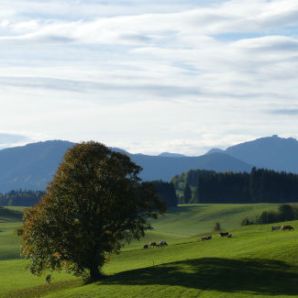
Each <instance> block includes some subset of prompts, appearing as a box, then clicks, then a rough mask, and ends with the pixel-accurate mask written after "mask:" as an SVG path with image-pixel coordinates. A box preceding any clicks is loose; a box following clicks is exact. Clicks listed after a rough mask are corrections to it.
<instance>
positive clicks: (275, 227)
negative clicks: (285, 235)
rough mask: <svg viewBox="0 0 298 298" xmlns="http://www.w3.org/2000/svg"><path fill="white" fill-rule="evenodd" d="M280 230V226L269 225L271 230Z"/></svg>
mask: <svg viewBox="0 0 298 298" xmlns="http://www.w3.org/2000/svg"><path fill="white" fill-rule="evenodd" d="M280 230H281V226H272V227H271V231H272V232H273V231H280Z"/></svg>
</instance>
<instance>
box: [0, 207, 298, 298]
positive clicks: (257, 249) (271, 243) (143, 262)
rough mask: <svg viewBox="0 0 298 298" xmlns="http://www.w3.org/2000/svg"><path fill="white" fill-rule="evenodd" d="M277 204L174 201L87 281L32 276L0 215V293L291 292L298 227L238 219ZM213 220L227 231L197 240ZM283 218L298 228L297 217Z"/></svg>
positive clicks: (295, 293) (296, 293)
mask: <svg viewBox="0 0 298 298" xmlns="http://www.w3.org/2000/svg"><path fill="white" fill-rule="evenodd" d="M276 208H277V205H270V204H259V205H193V206H180V207H179V208H176V209H175V210H171V211H170V212H169V213H168V214H166V215H164V216H162V217H161V218H160V219H159V220H157V221H155V222H154V223H153V226H154V229H153V230H152V231H149V232H148V235H147V236H146V238H145V239H143V240H142V241H141V242H133V243H132V244H130V245H129V246H127V247H125V249H124V250H123V251H122V252H121V253H120V254H119V255H113V256H112V257H111V259H110V261H109V262H108V263H107V264H106V265H105V267H104V272H105V273H106V274H107V275H108V276H109V277H108V278H106V279H105V280H103V281H101V282H99V283H94V284H88V285H84V284H83V283H82V281H81V280H80V279H77V278H74V277H71V276H69V275H67V274H65V273H60V274H58V273H54V274H53V283H52V284H51V285H46V284H45V282H44V276H41V277H35V276H32V275H31V274H30V273H29V272H28V271H26V270H25V266H26V261H25V260H21V259H17V252H18V239H17V237H16V234H15V229H16V228H17V227H18V226H19V225H20V221H18V220H15V219H14V218H11V219H9V218H7V217H6V219H5V222H4V220H3V221H2V222H1V223H0V229H1V232H0V255H1V260H0V297H11V298H13V297H18V298H22V297H62V298H63V297H73V298H79V297H84V298H87V297H90V298H91V297H92V298H96V297H99V298H101V297H112V298H113V297H119V298H120V297H121V298H123V297H124V298H125V297H127V298H128V297H129V298H130V297H142V298H146V297H153V298H155V297H156V298H157V297H163V298H164V297H171V298H173V297H186V298H188V297H237V298H238V297H271V296H274V297H298V287H297V286H296V285H297V278H298V231H293V232H282V231H276V232H271V226H268V225H262V226H260V225H253V226H248V227H241V226H240V222H241V219H242V218H243V217H245V216H249V217H254V216H256V215H257V214H259V213H261V212H262V211H263V210H274V209H276ZM0 219H1V216H0ZM215 222H220V223H221V225H222V227H223V228H224V229H225V230H227V231H230V232H231V233H232V234H233V237H232V238H231V239H227V238H220V237H219V236H218V235H217V234H213V239H212V240H211V241H199V239H200V235H203V234H206V233H208V232H210V231H211V230H212V229H213V226H214V224H215ZM290 224H291V225H293V226H294V227H295V228H296V230H297V229H298V221H293V222H291V223H290ZM161 239H165V240H167V241H168V243H169V246H168V247H166V248H154V249H153V248H152V249H148V250H144V249H142V246H143V243H145V242H148V241H150V240H156V241H158V240H161Z"/></svg>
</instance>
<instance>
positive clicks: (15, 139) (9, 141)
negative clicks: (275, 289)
mask: <svg viewBox="0 0 298 298" xmlns="http://www.w3.org/2000/svg"><path fill="white" fill-rule="evenodd" d="M30 140H31V138H30V137H28V136H26V135H20V134H14V133H13V134H11V133H3V132H0V148H6V147H12V146H17V145H22V144H25V143H28V142H29V141H30Z"/></svg>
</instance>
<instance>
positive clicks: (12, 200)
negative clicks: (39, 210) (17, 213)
mask: <svg viewBox="0 0 298 298" xmlns="http://www.w3.org/2000/svg"><path fill="white" fill-rule="evenodd" d="M43 195H44V192H43V191H31V190H27V191H26V190H12V191H10V192H8V193H5V194H2V193H0V206H33V205H35V204H36V203H37V202H39V201H40V199H41V198H42V196H43Z"/></svg>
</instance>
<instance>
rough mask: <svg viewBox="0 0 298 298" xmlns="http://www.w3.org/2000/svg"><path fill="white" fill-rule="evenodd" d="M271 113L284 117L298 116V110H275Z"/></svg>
mask: <svg viewBox="0 0 298 298" xmlns="http://www.w3.org/2000/svg"><path fill="white" fill-rule="evenodd" d="M270 113H272V114H275V115H282V116H297V115H298V108H285V109H274V110H270Z"/></svg>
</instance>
